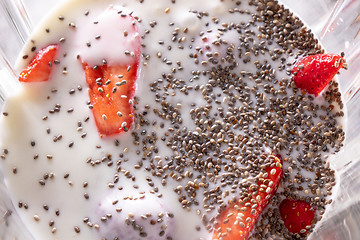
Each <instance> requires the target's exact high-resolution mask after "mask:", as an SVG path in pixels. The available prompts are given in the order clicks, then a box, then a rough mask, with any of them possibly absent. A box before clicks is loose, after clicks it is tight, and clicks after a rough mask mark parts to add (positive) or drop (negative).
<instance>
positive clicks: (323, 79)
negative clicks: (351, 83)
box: [292, 54, 345, 96]
mask: <svg viewBox="0 0 360 240" xmlns="http://www.w3.org/2000/svg"><path fill="white" fill-rule="evenodd" d="M344 63H345V60H344V58H343V57H341V56H340V55H336V54H317V55H310V56H307V57H305V58H302V59H300V60H299V61H298V62H296V64H295V66H294V68H293V71H292V72H293V74H294V82H295V84H296V87H297V88H300V89H304V90H306V92H307V93H309V94H314V95H315V96H317V95H319V93H320V92H321V91H322V90H323V89H324V88H325V87H326V86H327V85H328V84H329V82H330V81H331V80H332V79H333V78H334V76H335V74H337V73H338V72H339V70H340V69H341V68H343V64H344Z"/></svg>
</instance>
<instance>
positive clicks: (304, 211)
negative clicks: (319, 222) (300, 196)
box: [279, 199, 315, 234]
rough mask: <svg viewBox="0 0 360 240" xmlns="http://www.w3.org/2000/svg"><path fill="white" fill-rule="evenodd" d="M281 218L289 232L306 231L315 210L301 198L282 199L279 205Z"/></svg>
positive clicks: (312, 219) (311, 221) (300, 232)
mask: <svg viewBox="0 0 360 240" xmlns="http://www.w3.org/2000/svg"><path fill="white" fill-rule="evenodd" d="M279 210H280V216H281V219H282V220H283V221H284V225H285V227H286V228H287V229H288V230H289V232H291V233H299V234H304V233H307V227H311V224H313V223H314V217H315V210H314V209H312V208H311V205H310V203H308V202H305V201H301V200H292V199H284V200H283V201H282V202H281V203H280V206H279Z"/></svg>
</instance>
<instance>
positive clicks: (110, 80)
mask: <svg viewBox="0 0 360 240" xmlns="http://www.w3.org/2000/svg"><path fill="white" fill-rule="evenodd" d="M84 68H85V77H86V82H87V84H88V85H89V97H90V103H91V105H92V112H93V115H94V118H95V123H96V126H97V128H98V131H99V133H100V134H101V135H113V134H117V133H120V132H123V131H125V132H126V131H127V130H128V129H129V128H130V126H131V124H132V123H133V121H134V107H133V99H134V93H135V81H136V78H137V69H138V63H136V64H134V65H132V66H122V65H118V66H108V65H106V64H105V65H103V66H98V67H96V68H94V67H90V66H88V65H85V67H84Z"/></svg>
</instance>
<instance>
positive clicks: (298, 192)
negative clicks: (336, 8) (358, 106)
mask: <svg viewBox="0 0 360 240" xmlns="http://www.w3.org/2000/svg"><path fill="white" fill-rule="evenodd" d="M122 14H124V16H125V15H131V16H132V17H133V23H134V24H136V26H137V29H138V34H129V35H128V34H127V32H131V29H130V28H129V24H130V25H131V24H132V23H129V24H128V25H126V24H125V25H124V24H123V23H124V21H121V22H120V23H122V24H119V22H118V20H117V19H118V18H121V17H122V16H121V15H122ZM125 35H126V36H125ZM136 38H139V39H140V42H141V45H142V47H141V49H140V50H139V49H136V48H134V46H135V45H134V44H133V40H134V39H136ZM49 44H58V46H59V50H58V53H57V57H56V59H57V61H56V62H55V64H54V66H53V68H52V72H51V76H50V79H49V80H48V81H47V82H42V83H25V84H22V87H21V89H19V91H18V92H16V93H14V94H13V95H11V96H9V97H8V99H7V100H6V104H5V106H4V109H3V112H2V116H1V122H0V126H1V129H2V130H1V132H0V142H1V149H2V153H1V165H2V169H3V171H4V173H5V178H6V184H7V186H8V188H9V190H10V193H11V197H12V200H13V202H14V205H16V206H17V207H18V213H19V214H20V216H21V218H22V220H23V221H24V223H25V225H26V226H27V228H28V229H29V230H30V232H31V233H32V234H33V236H34V238H35V239H37V240H43V239H124V240H125V239H129V240H131V239H194V240H195V239H212V236H213V231H214V223H215V222H216V217H217V214H218V211H219V209H220V208H222V207H224V206H226V205H227V203H228V202H229V201H230V200H235V199H237V198H238V197H239V196H241V194H243V192H246V191H247V189H248V188H249V186H250V185H251V184H252V183H254V182H255V181H256V178H257V177H258V175H259V173H261V172H262V171H263V169H264V167H263V165H262V162H263V161H262V159H266V156H267V155H269V154H270V153H276V154H279V155H280V156H281V158H282V160H283V169H284V176H283V180H282V182H281V184H280V186H279V189H278V190H277V193H276V194H275V196H274V198H273V199H272V201H271V203H270V204H269V206H268V207H267V208H266V209H265V211H264V213H263V215H262V218H261V219H260V220H259V221H258V223H257V224H256V227H255V229H254V231H253V234H252V238H253V239H295V236H293V235H291V234H289V232H288V231H287V230H286V228H285V227H284V225H283V223H282V221H281V219H280V217H279V212H278V205H279V203H280V202H281V200H282V199H284V198H287V197H292V198H294V199H306V200H308V201H310V203H311V204H312V206H313V207H314V209H316V219H315V222H314V225H315V224H316V222H318V221H320V220H321V218H322V215H323V214H324V212H325V210H326V206H327V205H328V204H330V203H331V198H332V189H333V187H334V186H335V172H334V171H333V170H332V169H331V168H330V167H329V164H328V162H327V158H328V156H329V155H331V154H334V153H336V152H337V151H339V149H340V148H341V146H342V144H343V141H344V131H343V124H344V120H343V116H344V112H343V103H342V101H341V94H340V93H339V90H338V83H337V82H335V81H334V82H332V83H331V84H330V85H329V87H328V88H327V89H326V91H324V92H323V93H322V94H321V95H320V96H319V97H317V98H316V99H315V98H314V97H313V96H311V95H308V94H305V93H302V92H301V91H300V90H298V89H296V88H295V86H294V84H293V83H292V80H291V69H292V66H293V64H294V62H295V61H296V60H297V59H299V58H301V57H302V56H304V55H308V54H315V53H320V52H322V49H321V46H320V45H319V44H318V42H317V40H316V39H315V38H314V36H313V35H312V34H311V32H310V31H309V30H308V29H306V28H305V27H304V26H303V24H302V22H301V21H300V20H299V19H298V18H297V17H295V16H294V15H292V13H291V12H290V11H289V10H287V9H285V8H284V7H282V6H281V5H278V4H277V3H276V2H273V1H257V0H254V1H230V0H228V1H220V0H211V1H205V0H204V1H202V0H201V1H200V0H197V1H190V0H176V1H175V0H173V1H168V0H137V1H136V0H131V1H121V0H106V1H95V0H72V1H66V2H65V3H64V4H62V5H61V6H59V7H58V8H57V9H55V10H54V11H53V12H52V13H51V14H50V15H49V16H48V17H47V18H46V19H45V20H44V21H43V22H42V23H41V24H40V26H38V28H37V29H36V30H35V31H34V33H33V34H32V35H31V37H30V39H29V41H28V42H27V43H26V45H25V47H24V49H23V52H22V54H21V57H20V60H19V62H18V68H19V70H21V69H23V68H25V67H26V66H27V65H28V64H29V62H30V61H31V59H33V57H34V56H35V54H36V52H37V51H39V50H40V49H42V48H44V47H46V46H47V45H49ZM136 51H140V52H141V60H140V65H139V74H138V75H139V77H138V79H137V82H136V92H135V99H134V107H135V122H134V123H133V125H132V126H131V128H130V129H129V131H127V132H123V133H120V134H118V135H115V136H102V135H101V134H99V133H98V131H97V128H96V125H95V122H94V118H93V115H92V111H91V105H90V103H89V95H88V86H87V84H86V79H85V73H84V69H83V66H82V63H81V60H83V61H86V62H87V63H88V64H89V65H91V66H97V65H103V64H104V60H105V62H106V64H109V65H112V64H123V63H126V64H132V61H133V60H132V59H133V58H132V57H131V54H132V53H134V52H136ZM314 225H313V226H314ZM313 226H312V227H313ZM305 238H306V237H305V236H304V237H303V238H302V239H305ZM300 239H301V238H300Z"/></svg>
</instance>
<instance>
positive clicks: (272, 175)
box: [213, 155, 282, 240]
mask: <svg viewBox="0 0 360 240" xmlns="http://www.w3.org/2000/svg"><path fill="white" fill-rule="evenodd" d="M269 159H270V160H271V162H272V164H271V165H270V166H269V167H267V168H266V173H265V174H263V175H262V176H260V178H259V181H258V182H257V189H256V190H251V191H250V197H249V198H247V199H244V200H239V201H237V202H235V203H232V204H231V205H230V206H228V207H227V208H226V209H225V210H224V211H223V212H221V213H220V216H219V218H218V220H217V222H218V224H217V226H216V229H215V231H214V234H213V239H214V240H215V239H222V240H246V239H247V238H248V237H249V235H250V233H251V231H252V229H253V228H254V226H255V224H256V221H257V220H258V218H259V217H260V215H261V213H262V212H263V210H264V208H265V207H266V206H267V205H268V204H269V202H270V199H271V198H272V197H273V196H274V194H275V192H276V190H277V187H278V186H279V184H280V180H281V177H282V164H281V160H280V159H279V158H278V157H277V156H274V155H269Z"/></svg>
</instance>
